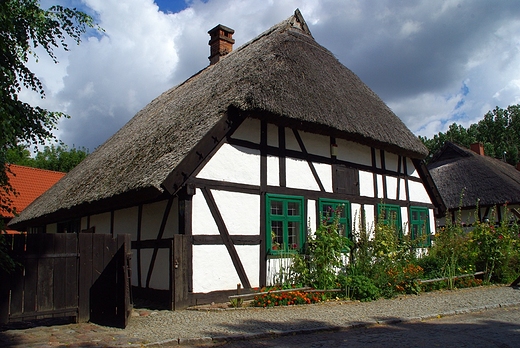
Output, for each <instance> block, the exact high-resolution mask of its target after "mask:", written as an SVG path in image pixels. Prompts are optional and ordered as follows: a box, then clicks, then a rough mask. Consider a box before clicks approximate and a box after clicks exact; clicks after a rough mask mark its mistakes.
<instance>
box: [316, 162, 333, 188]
mask: <svg viewBox="0 0 520 348" xmlns="http://www.w3.org/2000/svg"><path fill="white" fill-rule="evenodd" d="M313 165H314V169H316V173H318V177H319V178H320V181H321V184H322V185H323V188H324V189H325V191H326V192H333V190H332V166H331V165H330V164H325V163H316V162H314V163H313Z"/></svg>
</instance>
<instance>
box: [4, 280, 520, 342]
mask: <svg viewBox="0 0 520 348" xmlns="http://www.w3.org/2000/svg"><path fill="white" fill-rule="evenodd" d="M518 304H520V290H519V289H514V288H511V287H508V286H485V287H478V288H470V289H461V290H453V291H437V292H431V293H423V294H420V295H418V296H415V295H408V296H402V297H398V298H395V299H391V300H384V299H382V300H378V301H374V302H365V303H361V302H349V301H335V302H327V303H321V304H314V305H300V306H287V307H276V308H268V309H264V308H253V307H250V308H240V309H228V310H222V309H220V310H210V309H206V310H183V311H175V312H174V311H153V310H150V309H146V308H137V309H134V316H132V317H131V318H130V322H129V325H128V326H127V327H126V329H124V330H121V329H114V328H108V327H102V326H97V325H94V324H90V323H89V324H69V325H59V326H58V325H54V326H43V327H35V328H29V329H14V330H13V329H11V330H5V331H1V330H0V346H2V344H7V345H8V346H10V347H24V346H33V347H50V346H59V345H66V346H76V347H85V346H105V347H107V346H110V347H113V346H114V347H115V346H143V345H148V346H172V345H176V344H179V343H180V344H201V343H205V342H211V341H224V340H230V339H247V338H252V337H264V336H269V335H275V334H283V333H299V332H316V331H320V330H331V329H335V328H346V327H352V326H363V325H373V324H375V323H395V322H402V321H418V320H423V319H426V318H432V317H437V316H447V315H454V314H459V313H467V312H472V311H482V310H486V309H490V308H497V307H502V306H512V305H518ZM37 343H38V344H37Z"/></svg>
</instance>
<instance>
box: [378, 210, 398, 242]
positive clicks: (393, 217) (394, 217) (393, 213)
mask: <svg viewBox="0 0 520 348" xmlns="http://www.w3.org/2000/svg"><path fill="white" fill-rule="evenodd" d="M377 213H378V219H379V221H380V223H383V224H385V225H389V226H394V228H395V230H396V231H397V233H398V234H399V237H402V236H403V224H402V222H401V221H402V220H401V207H400V206H398V205H396V204H378V205H377Z"/></svg>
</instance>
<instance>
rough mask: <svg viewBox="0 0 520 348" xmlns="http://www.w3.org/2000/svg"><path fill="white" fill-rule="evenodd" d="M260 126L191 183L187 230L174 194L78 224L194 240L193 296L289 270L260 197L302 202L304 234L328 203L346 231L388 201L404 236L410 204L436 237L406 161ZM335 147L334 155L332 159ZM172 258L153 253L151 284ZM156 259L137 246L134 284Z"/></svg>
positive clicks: (157, 283) (245, 127) (234, 139)
mask: <svg viewBox="0 0 520 348" xmlns="http://www.w3.org/2000/svg"><path fill="white" fill-rule="evenodd" d="M262 122H263V121H260V120H257V119H252V118H249V119H246V120H245V121H244V122H243V123H242V125H241V126H240V127H239V128H238V129H237V130H236V131H235V132H234V133H233V134H232V136H230V137H229V138H228V140H227V142H224V143H223V144H222V146H221V147H220V148H219V149H218V150H217V151H216V152H215V154H214V155H213V156H212V157H211V158H210V159H208V160H207V161H206V163H205V164H204V165H203V167H202V168H200V170H199V171H198V173H195V174H194V175H193V176H192V178H191V179H190V180H188V185H191V186H192V187H193V192H194V195H193V196H191V200H187V201H184V203H183V204H188V207H189V209H188V210H189V211H191V218H188V219H189V220H190V222H191V223H190V224H188V226H187V227H186V230H184V231H180V229H182V227H180V226H181V225H182V224H181V223H180V219H179V216H180V215H181V214H182V213H181V211H180V209H179V198H178V197H175V198H174V199H173V201H172V202H171V207H170V208H169V211H168V210H167V209H168V200H162V201H159V202H155V203H150V204H143V205H142V206H140V207H130V208H127V209H122V210H115V211H113V212H105V213H101V214H97V215H91V216H88V217H83V218H82V219H81V228H82V229H88V228H92V227H95V233H111V234H113V235H116V234H118V233H129V234H131V236H132V241H154V240H156V239H157V238H158V236H159V234H160V233H162V238H161V239H171V238H172V237H173V235H174V234H177V233H185V234H191V235H192V238H193V245H192V250H191V253H192V259H191V263H192V272H191V273H192V274H191V284H190V289H191V290H192V291H193V292H194V293H207V292H212V291H220V290H231V289H236V287H237V284H241V286H243V287H249V286H250V287H258V286H261V285H265V284H269V283H271V282H272V281H273V277H274V276H275V275H276V273H277V272H278V271H279V269H280V266H283V265H286V264H287V260H285V259H284V258H283V257H281V256H283V255H280V254H279V253H277V252H275V251H273V249H274V244H273V243H275V242H274V241H273V240H270V238H271V236H270V233H269V230H270V228H269V227H268V226H267V222H266V219H267V215H268V214H269V212H268V211H267V210H268V209H269V208H268V207H267V206H266V204H267V202H266V199H268V198H266V197H278V196H280V197H285V198H289V199H291V198H297V199H299V198H301V202H303V205H302V206H301V209H302V211H301V213H302V214H303V216H302V217H301V222H302V223H301V224H300V225H299V227H300V229H301V230H302V231H303V233H306V232H307V229H308V228H309V229H310V230H312V231H314V230H315V229H316V228H317V227H318V224H319V215H320V202H323V200H324V199H325V200H329V201H332V202H336V201H342V202H345V203H347V205H348V209H347V211H348V212H349V216H348V224H349V226H348V230H352V229H355V230H356V229H359V228H360V226H364V227H365V228H366V229H367V230H368V231H372V230H373V227H374V224H375V222H376V220H377V218H376V217H377V216H378V215H379V210H378V206H379V204H381V203H385V204H390V205H392V206H394V207H395V209H396V211H398V212H399V213H400V215H401V216H400V219H399V220H400V223H401V228H402V229H403V231H404V232H405V233H409V231H410V221H409V217H410V207H414V206H416V207H419V208H421V209H426V212H427V216H428V218H429V221H428V223H429V228H430V231H431V232H434V231H435V222H434V221H435V220H434V206H433V204H432V202H431V200H430V198H429V196H428V194H427V192H426V190H425V187H424V185H423V183H422V182H421V179H420V177H419V175H418V174H417V172H416V169H415V167H414V164H413V162H412V161H411V160H410V159H408V158H404V157H401V156H398V155H395V154H392V153H389V152H386V151H382V150H379V149H375V148H370V147H368V146H364V145H360V144H358V143H355V142H351V141H347V140H344V139H331V138H330V137H326V136H323V135H317V134H313V133H311V132H306V131H301V130H300V131H293V130H292V129H289V128H283V127H280V128H279V127H277V126H276V125H274V124H267V123H266V124H264V128H265V130H266V132H265V134H263V136H262V132H261V130H262ZM334 141H335V144H336V145H337V146H334V148H335V150H337V155H336V156H332V155H331V142H332V143H334ZM273 195H274V196H273ZM186 202H188V203H186ZM183 209H184V210H186V207H185V208H183ZM162 225H164V227H163V228H162V229H161V226H162ZM190 226H191V227H190ZM223 229H225V232H224V231H223ZM48 230H52V227H51V226H48ZM161 230H162V232H160V231H161ZM223 233H224V234H228V235H229V238H230V240H231V241H234V242H233V245H232V246H230V245H227V244H226V243H225V241H223V240H224V238H223V237H221V235H222V234H223ZM294 244H295V247H296V248H300V246H299V245H296V244H297V243H294ZM137 254H139V255H137ZM169 257H170V255H169V254H168V250H167V249H159V250H158V251H157V255H156V256H155V263H154V266H153V269H152V270H151V277H150V280H149V282H148V286H149V287H150V288H153V289H163V290H166V289H168V288H169V286H170V283H169V282H170V280H169V272H170V268H169V267H170V261H169ZM152 258H153V249H143V250H140V249H139V250H134V256H133V258H132V270H133V271H132V283H133V285H140V286H143V287H144V286H146V283H147V277H148V273H149V272H150V262H151V260H152ZM247 283H248V284H247Z"/></svg>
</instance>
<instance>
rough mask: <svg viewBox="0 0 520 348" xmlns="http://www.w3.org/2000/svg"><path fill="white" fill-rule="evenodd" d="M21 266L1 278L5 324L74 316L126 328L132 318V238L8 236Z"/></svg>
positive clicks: (0, 316) (1, 309) (1, 317)
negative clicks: (130, 317) (130, 315)
mask: <svg viewBox="0 0 520 348" xmlns="http://www.w3.org/2000/svg"><path fill="white" fill-rule="evenodd" d="M4 237H5V238H7V239H8V242H9V246H10V254H11V256H12V258H13V259H14V260H15V262H16V263H17V267H16V270H15V272H14V273H12V274H5V273H2V274H1V281H0V323H8V322H15V321H26V320H34V319H45V318H58V317H74V318H75V320H76V321H77V322H87V321H89V320H90V321H93V322H96V323H99V324H102V325H110V326H116V327H125V326H126V324H127V320H128V316H129V314H130V309H131V308H130V290H129V289H130V284H129V282H130V279H129V258H130V252H129V248H130V236H129V235H118V236H117V238H116V239H114V238H112V237H111V236H110V235H104V234H98V235H96V234H90V233H85V234H29V235H9V236H4Z"/></svg>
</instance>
